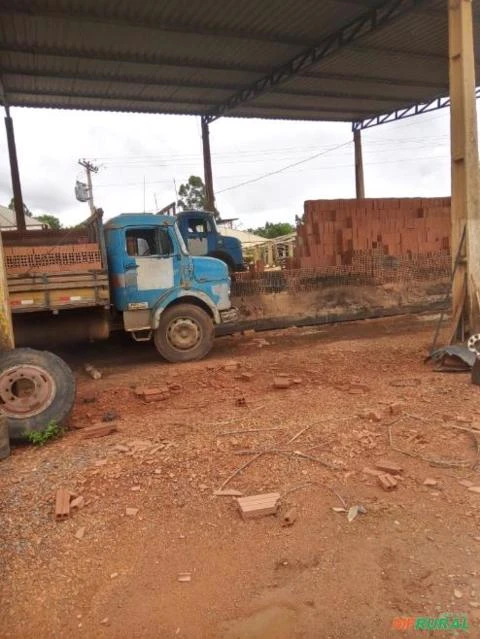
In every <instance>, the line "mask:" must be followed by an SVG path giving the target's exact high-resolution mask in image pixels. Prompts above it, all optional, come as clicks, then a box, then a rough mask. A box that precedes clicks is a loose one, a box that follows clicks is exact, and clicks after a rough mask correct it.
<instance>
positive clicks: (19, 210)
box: [5, 105, 26, 231]
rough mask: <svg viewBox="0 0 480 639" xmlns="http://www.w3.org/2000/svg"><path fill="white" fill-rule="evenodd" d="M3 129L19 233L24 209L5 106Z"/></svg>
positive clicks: (21, 227) (9, 121) (7, 111)
mask: <svg viewBox="0 0 480 639" xmlns="http://www.w3.org/2000/svg"><path fill="white" fill-rule="evenodd" d="M5 129H6V132H7V145H8V156H9V159H10V175H11V176H12V191H13V202H14V205H15V216H16V218H17V229H18V230H19V231H25V229H26V224H25V209H24V206H23V196H22V186H21V183H20V171H19V170H18V160H17V147H16V144H15V133H14V131H13V120H12V118H11V117H10V109H9V107H8V106H7V105H6V106H5Z"/></svg>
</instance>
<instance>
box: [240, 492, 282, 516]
mask: <svg viewBox="0 0 480 639" xmlns="http://www.w3.org/2000/svg"><path fill="white" fill-rule="evenodd" d="M279 501H280V493H264V494H262V495H250V496H249V497H238V499H237V503H238V507H239V509H240V513H241V515H242V517H243V519H253V518H254V517H263V516H264V515H275V514H276V512H277V509H278V503H279Z"/></svg>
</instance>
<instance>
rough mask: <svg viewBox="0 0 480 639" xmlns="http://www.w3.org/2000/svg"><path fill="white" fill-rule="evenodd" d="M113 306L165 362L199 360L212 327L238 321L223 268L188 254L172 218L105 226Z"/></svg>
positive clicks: (128, 217)
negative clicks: (152, 343)
mask: <svg viewBox="0 0 480 639" xmlns="http://www.w3.org/2000/svg"><path fill="white" fill-rule="evenodd" d="M104 229H105V245H106V253H107V259H108V270H109V276H110V291H111V301H112V304H113V307H114V308H115V310H116V311H117V312H118V313H120V314H121V315H122V318H123V327H124V329H125V330H126V331H128V332H130V333H131V334H132V336H133V338H134V339H136V340H138V341H146V340H148V339H150V338H151V337H152V336H153V340H154V343H155V346H156V348H157V350H158V351H159V352H160V354H161V355H162V356H163V357H165V358H166V359H167V360H169V361H187V360H191V359H200V358H201V357H203V356H204V355H206V354H207V353H208V351H209V350H210V348H211V346H212V343H213V336H214V326H215V324H220V323H222V322H226V321H231V320H233V319H235V318H236V311H235V310H234V309H232V308H231V303H230V278H229V275H228V269H227V267H226V265H225V264H224V263H223V262H221V261H220V260H217V259H213V258H209V257H195V256H191V255H190V254H189V253H188V250H187V248H186V246H185V243H184V241H183V238H182V236H181V234H180V232H179V229H178V227H177V224H176V219H175V218H174V217H171V216H163V215H151V214H133V213H126V214H122V215H118V216H116V217H114V218H113V219H111V220H109V221H108V222H107V223H106V224H105V226H104Z"/></svg>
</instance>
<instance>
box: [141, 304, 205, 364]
mask: <svg viewBox="0 0 480 639" xmlns="http://www.w3.org/2000/svg"><path fill="white" fill-rule="evenodd" d="M214 337H215V327H214V324H213V320H212V318H211V317H210V315H209V314H208V313H207V312H206V311H204V310H203V309H202V308H199V307H198V306H195V305H194V304H175V305H174V306H171V307H170V308H167V310H165V311H163V313H162V314H161V315H160V325H159V327H158V328H157V329H156V330H155V332H154V335H153V341H154V342H155V346H156V349H157V351H158V352H159V353H160V355H161V356H162V357H164V358H165V359H166V360H167V361H169V362H190V361H193V360H197V359H202V357H205V355H208V353H209V352H210V350H211V349H212V346H213V339H214Z"/></svg>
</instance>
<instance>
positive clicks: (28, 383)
mask: <svg viewBox="0 0 480 639" xmlns="http://www.w3.org/2000/svg"><path fill="white" fill-rule="evenodd" d="M74 401H75V379H74V377H73V373H72V371H71V370H70V368H69V367H68V366H67V364H66V363H65V362H64V361H63V360H62V359H60V357H57V356H56V355H54V354H53V353H49V352H48V351H36V350H33V349H31V348H16V349H14V350H12V351H7V352H6V353H2V354H1V355H0V409H1V410H3V412H4V413H5V414H6V416H7V419H8V430H9V435H10V438H11V439H24V438H25V435H26V433H28V432H30V431H32V430H40V431H41V430H43V429H45V428H46V427H47V426H48V424H49V423H50V422H55V423H56V424H58V425H59V426H60V425H61V424H62V423H63V422H65V420H66V419H67V417H68V416H69V414H70V411H71V410H72V407H73V403H74Z"/></svg>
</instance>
